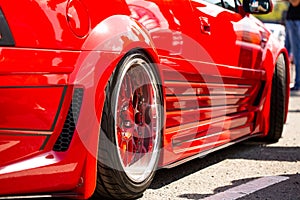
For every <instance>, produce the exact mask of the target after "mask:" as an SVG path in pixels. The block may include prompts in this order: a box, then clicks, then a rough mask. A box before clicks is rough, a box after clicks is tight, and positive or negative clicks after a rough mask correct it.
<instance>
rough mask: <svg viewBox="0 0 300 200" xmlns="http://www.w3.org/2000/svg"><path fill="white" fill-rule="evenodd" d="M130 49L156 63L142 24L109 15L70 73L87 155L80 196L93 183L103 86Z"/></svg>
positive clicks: (91, 189)
mask: <svg viewBox="0 0 300 200" xmlns="http://www.w3.org/2000/svg"><path fill="white" fill-rule="evenodd" d="M132 49H142V50H143V51H145V53H146V54H148V56H149V57H150V58H151V59H152V61H153V62H158V56H157V53H156V50H155V48H154V46H153V42H152V40H151V37H150V35H149V33H147V31H146V30H145V29H144V28H143V27H142V26H140V25H139V24H138V23H136V21H134V20H132V19H131V18H130V17H127V16H123V15H115V16H112V17H109V18H107V19H105V20H104V21H102V22H101V23H99V24H98V25H97V26H96V27H95V28H94V29H93V30H92V31H91V33H90V34H89V36H88V38H87V39H86V41H85V43H84V44H83V46H82V53H81V55H80V56H79V59H78V62H77V64H76V67H75V71H74V72H73V73H72V74H71V76H70V82H71V83H73V84H74V85H76V87H83V88H84V95H85V98H84V102H83V105H82V110H81V113H80V117H79V121H78V125H77V131H78V134H79V137H80V138H81V141H82V142H83V143H84V145H85V147H86V149H87V150H88V154H89V156H87V159H86V162H85V167H84V170H83V174H82V177H83V178H84V180H83V183H84V184H83V187H81V188H79V191H77V192H79V193H81V194H83V197H84V198H87V197H89V196H91V195H92V194H93V192H94V189H95V185H96V173H95V172H96V162H97V159H96V158H97V151H98V140H97V139H95V138H99V130H100V121H101V114H102V112H101V111H102V109H103V104H104V101H105V87H106V85H107V82H108V81H109V79H110V77H111V75H112V73H113V71H114V70H115V68H116V66H117V64H118V62H119V61H120V60H121V59H122V57H124V55H125V54H126V53H127V52H129V51H130V50H132ZM93 105H95V106H93ZM87 124H89V126H87ZM87 133H90V134H88V135H87Z"/></svg>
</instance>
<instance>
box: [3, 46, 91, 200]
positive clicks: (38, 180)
mask: <svg viewBox="0 0 300 200" xmlns="http://www.w3.org/2000/svg"><path fill="white" fill-rule="evenodd" d="M79 55H80V52H77V51H76V52H75V51H55V50H40V49H18V48H9V47H6V48H0V95H1V98H0V113H1V117H0V158H1V159H0V196H4V195H8V194H9V195H11V194H13V195H16V194H26V193H27V194H30V193H45V192H59V191H71V190H75V189H76V187H79V185H80V182H82V178H81V176H82V171H83V167H84V163H85V161H86V157H87V150H86V148H85V146H84V144H83V143H82V142H81V139H80V138H79V136H78V134H77V131H76V129H75V126H76V125H75V126H74V127H72V128H73V133H72V144H71V141H70V142H69V144H68V148H66V149H64V150H63V151H56V150H55V149H54V146H55V144H56V143H57V141H58V138H59V137H60V135H61V134H62V133H63V128H64V125H65V124H66V119H67V116H68V112H69V110H70V107H71V106H72V103H71V102H72V98H73V94H74V91H76V88H78V87H79V86H75V85H74V84H73V83H71V82H70V80H69V77H70V75H71V72H72V71H73V70H74V68H75V66H76V63H77V60H78V57H79ZM81 98H82V97H81ZM77 118H78V117H77ZM78 152H80V153H78Z"/></svg>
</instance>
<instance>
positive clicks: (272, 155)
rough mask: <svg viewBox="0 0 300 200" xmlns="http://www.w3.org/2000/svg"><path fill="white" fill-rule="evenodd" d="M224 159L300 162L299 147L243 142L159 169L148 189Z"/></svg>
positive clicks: (162, 185) (158, 186)
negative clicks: (172, 166) (168, 167)
mask: <svg viewBox="0 0 300 200" xmlns="http://www.w3.org/2000/svg"><path fill="white" fill-rule="evenodd" d="M226 159H246V160H261V161H287V162H295V161H300V147H273V146H267V145H266V143H262V142H256V141H251V140H250V141H245V142H243V143H240V144H236V145H233V146H231V147H228V148H225V149H222V150H220V151H217V152H214V153H212V154H209V155H207V156H206V157H204V158H197V159H194V160H192V161H189V162H187V163H184V164H181V165H179V166H177V167H174V168H171V169H160V170H158V171H157V173H156V175H155V177H154V180H153V182H152V183H151V185H150V187H149V188H151V189H159V188H161V187H164V186H166V185H168V184H170V183H172V182H175V181H177V180H180V179H182V178H184V177H187V176H189V175H191V174H193V173H195V172H197V171H199V170H203V169H205V168H207V167H209V166H212V165H214V164H217V163H219V162H221V161H223V160H226ZM242 182H245V181H242ZM196 199H198V198H196Z"/></svg>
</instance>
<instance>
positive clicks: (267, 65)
mask: <svg viewBox="0 0 300 200" xmlns="http://www.w3.org/2000/svg"><path fill="white" fill-rule="evenodd" d="M281 55H282V56H283V57H284V61H285V72H286V101H285V107H286V109H285V113H284V115H285V122H286V120H287V114H288V104H289V95H290V89H289V83H290V67H289V57H288V52H287V50H286V49H285V48H273V49H268V50H267V53H266V57H265V61H264V63H263V68H264V69H265V71H266V78H265V82H266V84H265V88H264V92H263V96H262V99H261V104H260V105H261V106H262V109H260V112H259V113H258V116H257V120H258V124H259V125H260V126H259V127H260V128H259V130H256V131H255V132H261V133H262V135H263V136H266V135H267V134H268V132H269V129H270V125H269V121H270V99H271V88H272V77H273V74H274V71H275V67H276V62H277V60H278V58H279V56H281Z"/></svg>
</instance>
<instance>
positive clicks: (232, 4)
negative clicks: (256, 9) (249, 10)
mask: <svg viewBox="0 0 300 200" xmlns="http://www.w3.org/2000/svg"><path fill="white" fill-rule="evenodd" d="M204 1H206V2H209V3H212V4H215V5H217V6H221V7H223V8H226V9H228V10H231V11H234V12H236V11H237V6H238V5H239V1H236V0H204Z"/></svg>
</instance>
